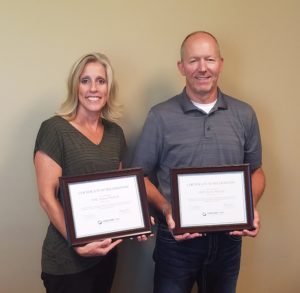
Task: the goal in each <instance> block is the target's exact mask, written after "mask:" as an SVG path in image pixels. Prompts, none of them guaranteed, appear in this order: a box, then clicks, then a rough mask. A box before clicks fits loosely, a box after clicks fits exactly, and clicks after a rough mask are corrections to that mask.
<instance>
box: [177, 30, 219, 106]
mask: <svg viewBox="0 0 300 293" xmlns="http://www.w3.org/2000/svg"><path fill="white" fill-rule="evenodd" d="M222 65H223V59H222V58H221V56H220V52H219V48H218V46H217V44H216V42H215V40H214V39H213V38H212V37H211V36H209V35H207V34H204V33H198V34H195V35H193V36H191V37H189V38H188V39H187V40H186V42H185V44H184V49H183V56H182V60H181V61H180V62H178V68H179V70H180V72H181V74H182V75H183V76H185V78H186V91H187V94H188V95H189V97H190V98H191V99H192V100H194V101H196V102H197V101H198V102H201V103H210V102H213V101H214V100H215V99H216V97H217V87H218V78H219V74H220V72H221V70H222Z"/></svg>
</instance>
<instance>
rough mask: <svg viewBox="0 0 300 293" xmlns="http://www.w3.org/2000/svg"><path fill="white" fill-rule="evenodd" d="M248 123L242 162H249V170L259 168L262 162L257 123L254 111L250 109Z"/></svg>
mask: <svg viewBox="0 0 300 293" xmlns="http://www.w3.org/2000/svg"><path fill="white" fill-rule="evenodd" d="M249 121H250V124H249V126H248V129H247V134H246V141H245V149H244V151H245V158H244V162H245V163H249V164H250V167H251V171H254V170H255V169H257V168H259V167H260V166H261V164H262V146H261V138H260V131H259V125H258V121H257V118H256V114H255V112H254V111H253V109H252V111H251V118H250V119H249Z"/></svg>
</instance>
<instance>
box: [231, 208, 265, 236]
mask: <svg viewBox="0 0 300 293" xmlns="http://www.w3.org/2000/svg"><path fill="white" fill-rule="evenodd" d="M253 226H254V229H253V230H243V231H233V232H230V233H229V234H230V235H236V236H250V237H256V236H257V234H258V232H259V230H260V219H259V213H258V211H257V209H254V220H253Z"/></svg>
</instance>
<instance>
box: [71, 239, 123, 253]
mask: <svg viewBox="0 0 300 293" xmlns="http://www.w3.org/2000/svg"><path fill="white" fill-rule="evenodd" d="M121 242H122V239H119V240H116V241H112V239H111V238H107V239H104V240H102V241H96V242H91V243H88V244H86V245H84V246H78V247H74V250H75V251H76V252H77V253H78V254H79V255H80V256H84V257H92V256H104V255H106V254H107V253H108V252H110V251H111V250H112V249H113V248H115V247H116V246H117V245H118V244H120V243H121Z"/></svg>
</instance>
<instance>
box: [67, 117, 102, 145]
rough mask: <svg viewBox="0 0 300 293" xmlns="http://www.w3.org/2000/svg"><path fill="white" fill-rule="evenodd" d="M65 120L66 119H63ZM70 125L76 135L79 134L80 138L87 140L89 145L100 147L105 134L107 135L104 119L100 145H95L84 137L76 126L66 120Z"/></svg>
mask: <svg viewBox="0 0 300 293" xmlns="http://www.w3.org/2000/svg"><path fill="white" fill-rule="evenodd" d="M62 119H64V118H62ZM64 120H65V121H66V122H67V123H68V125H70V127H71V128H72V129H73V130H75V132H76V133H78V134H79V135H80V136H82V137H83V138H84V139H85V140H87V141H88V142H89V143H91V144H92V145H94V146H100V145H101V144H102V142H103V140H104V138H105V133H106V131H105V130H106V125H105V120H104V119H103V118H102V124H103V134H102V138H101V140H100V141H99V143H94V142H93V141H91V140H90V139H89V138H88V137H87V136H86V135H84V134H83V133H82V132H81V131H80V130H79V129H77V128H76V127H75V126H74V125H72V124H71V123H70V122H69V121H68V120H66V119H64Z"/></svg>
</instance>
